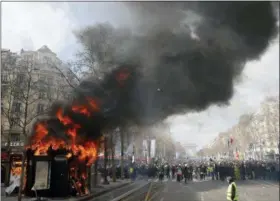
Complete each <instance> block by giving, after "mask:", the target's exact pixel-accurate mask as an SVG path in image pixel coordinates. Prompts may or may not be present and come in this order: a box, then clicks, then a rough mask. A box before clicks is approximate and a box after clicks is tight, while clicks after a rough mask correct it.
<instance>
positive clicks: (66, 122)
mask: <svg viewBox="0 0 280 201" xmlns="http://www.w3.org/2000/svg"><path fill="white" fill-rule="evenodd" d="M56 117H57V118H58V119H59V121H60V122H61V123H62V124H63V125H64V126H66V125H69V124H72V123H73V122H72V120H71V119H70V118H69V117H67V116H63V111H62V109H61V108H59V109H58V111H57V113H56Z"/></svg>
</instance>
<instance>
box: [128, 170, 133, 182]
mask: <svg viewBox="0 0 280 201" xmlns="http://www.w3.org/2000/svg"><path fill="white" fill-rule="evenodd" d="M129 173H130V178H131V181H133V180H134V178H133V174H134V168H133V167H130V168H129Z"/></svg>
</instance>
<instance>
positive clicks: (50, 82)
mask: <svg viewBox="0 0 280 201" xmlns="http://www.w3.org/2000/svg"><path fill="white" fill-rule="evenodd" d="M53 83H54V78H53V77H48V84H51V85H52V84H53Z"/></svg>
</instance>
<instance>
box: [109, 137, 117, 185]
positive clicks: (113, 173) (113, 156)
mask: <svg viewBox="0 0 280 201" xmlns="http://www.w3.org/2000/svg"><path fill="white" fill-rule="evenodd" d="M110 139H111V143H110V144H111V158H112V177H113V182H116V164H115V145H114V140H113V134H111V137H110Z"/></svg>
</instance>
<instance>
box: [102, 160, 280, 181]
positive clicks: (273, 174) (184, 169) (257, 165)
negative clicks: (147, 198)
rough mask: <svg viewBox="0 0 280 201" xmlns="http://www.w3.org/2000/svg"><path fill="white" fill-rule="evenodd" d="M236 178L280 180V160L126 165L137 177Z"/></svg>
mask: <svg viewBox="0 0 280 201" xmlns="http://www.w3.org/2000/svg"><path fill="white" fill-rule="evenodd" d="M107 171H108V175H109V176H111V177H112V169H111V168H108V169H107ZM229 176H230V177H234V178H235V179H236V180H247V179H249V180H251V179H261V180H272V181H280V174H279V161H271V162H267V161H256V160H249V161H240V160H231V161H230V160H223V161H214V160H210V161H197V160H187V161H186V162H184V163H177V164H176V163H174V164H168V163H164V164H158V163H151V164H144V163H133V164H126V165H125V166H124V177H125V178H131V179H133V180H135V179H136V178H139V179H141V178H147V179H154V178H158V179H160V180H162V179H163V178H168V179H170V178H171V179H177V181H181V180H183V179H184V181H185V182H187V181H189V180H190V181H191V180H193V179H198V180H205V179H206V178H207V177H208V178H210V179H212V180H221V181H225V180H226V178H227V177H229ZM116 177H117V178H120V177H121V168H120V166H117V167H116Z"/></svg>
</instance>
